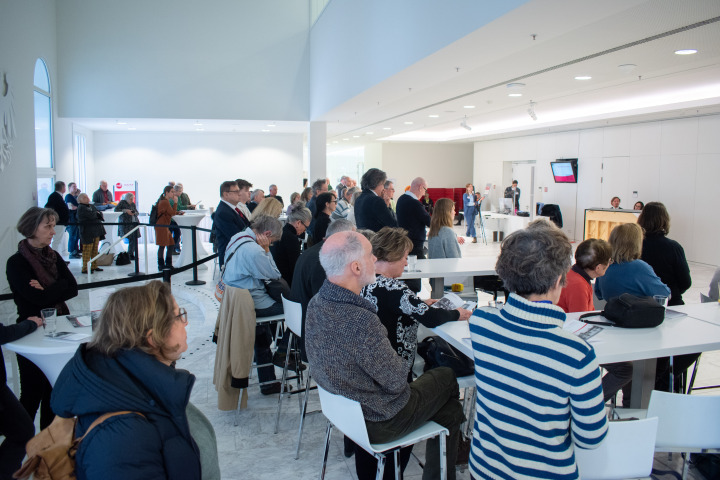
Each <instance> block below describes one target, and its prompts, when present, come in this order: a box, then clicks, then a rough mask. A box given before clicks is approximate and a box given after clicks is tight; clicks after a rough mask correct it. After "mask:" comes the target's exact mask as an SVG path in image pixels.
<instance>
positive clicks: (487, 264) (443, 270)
mask: <svg viewBox="0 0 720 480" xmlns="http://www.w3.org/2000/svg"><path fill="white" fill-rule="evenodd" d="M495 262H497V258H496V257H469V258H429V259H423V260H418V261H417V264H416V266H415V271H413V272H403V274H402V275H401V276H400V279H401V280H406V279H414V278H429V279H430V286H431V287H432V298H442V296H443V286H444V280H445V277H460V276H466V277H467V276H476V275H495Z"/></svg>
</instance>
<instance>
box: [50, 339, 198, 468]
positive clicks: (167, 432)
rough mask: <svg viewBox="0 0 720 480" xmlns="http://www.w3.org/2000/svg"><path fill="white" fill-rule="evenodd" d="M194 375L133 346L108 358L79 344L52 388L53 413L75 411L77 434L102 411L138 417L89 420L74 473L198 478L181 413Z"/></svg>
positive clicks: (195, 452)
mask: <svg viewBox="0 0 720 480" xmlns="http://www.w3.org/2000/svg"><path fill="white" fill-rule="evenodd" d="M194 383H195V377H194V376H193V375H191V374H190V373H189V372H187V371H185V370H176V369H175V368H172V367H169V366H167V365H165V364H164V363H161V362H159V361H158V360H157V359H155V358H154V357H153V356H151V355H148V354H146V353H143V352H141V351H139V350H122V351H120V353H118V355H117V356H115V357H114V358H110V357H107V356H105V355H103V354H101V353H99V352H97V351H94V350H92V349H87V345H86V344H83V345H81V346H80V347H79V348H78V350H77V352H76V353H75V356H74V357H73V358H72V360H70V362H69V363H68V364H67V365H66V366H65V368H64V369H63V371H62V372H61V373H60V376H59V377H58V380H57V382H56V384H55V388H53V392H52V399H51V406H52V409H53V411H54V412H55V414H57V415H59V416H61V417H66V418H69V417H72V416H77V417H78V426H77V428H76V431H75V435H76V436H78V437H79V436H81V435H83V434H84V433H85V430H87V428H88V427H89V426H90V424H91V423H92V422H93V421H94V420H95V419H96V418H97V417H99V416H100V415H102V414H104V413H108V412H116V411H122V410H130V411H134V412H140V413H142V414H143V415H144V416H145V418H143V417H141V416H139V415H135V414H128V415H120V416H116V417H111V418H109V419H107V420H105V421H104V422H102V423H101V424H100V425H98V426H97V427H95V428H94V429H93V430H92V431H91V432H90V433H89V434H88V436H87V437H85V439H84V440H83V441H82V443H81V444H80V448H79V449H78V452H77V457H76V471H77V478H78V480H84V479H96V478H97V479H103V480H114V479H118V480H121V479H128V478H134V479H140V478H147V479H151V478H152V479H164V478H167V479H183V480H184V479H200V478H201V467H200V457H199V452H198V448H197V445H196V444H195V442H194V441H193V439H192V436H191V435H190V429H189V426H188V420H187V416H186V414H185V408H186V407H187V404H188V401H189V399H190V391H191V390H192V386H193V384H194Z"/></svg>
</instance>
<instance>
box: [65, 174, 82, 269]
mask: <svg viewBox="0 0 720 480" xmlns="http://www.w3.org/2000/svg"><path fill="white" fill-rule="evenodd" d="M68 190H69V191H68V193H67V195H65V204H66V205H67V207H68V214H69V215H68V225H67V228H66V230H67V232H68V236H69V238H68V252H70V258H82V254H81V253H80V229H79V228H78V226H77V209H78V201H77V197H78V195H80V189H79V188H77V184H76V183H75V182H70V183H68Z"/></svg>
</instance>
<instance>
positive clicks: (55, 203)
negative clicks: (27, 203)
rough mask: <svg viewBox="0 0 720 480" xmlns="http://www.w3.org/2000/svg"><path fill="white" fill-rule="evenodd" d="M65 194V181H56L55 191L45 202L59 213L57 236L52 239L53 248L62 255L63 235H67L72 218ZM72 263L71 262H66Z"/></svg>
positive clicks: (56, 227) (46, 205) (46, 206)
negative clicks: (66, 229) (66, 228)
mask: <svg viewBox="0 0 720 480" xmlns="http://www.w3.org/2000/svg"><path fill="white" fill-rule="evenodd" d="M64 194H65V182H61V181H57V182H55V191H54V192H53V193H51V194H50V196H49V197H48V199H47V203H46V204H45V208H52V209H53V210H55V212H57V214H58V222H57V224H56V225H55V236H54V237H53V241H52V249H53V250H55V251H56V252H58V253H59V254H61V255H62V253H63V250H64V249H63V248H62V247H63V245H62V241H63V236H64V235H65V227H66V226H67V224H68V221H69V220H70V209H68V206H67V204H66V203H65V199H64V198H63V195H64ZM66 263H70V262H66Z"/></svg>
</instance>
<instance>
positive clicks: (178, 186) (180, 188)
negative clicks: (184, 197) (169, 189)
mask: <svg viewBox="0 0 720 480" xmlns="http://www.w3.org/2000/svg"><path fill="white" fill-rule="evenodd" d="M182 188H183V186H182V183H176V184H175V185H173V190H175V191H176V192H179V191H180V190H182Z"/></svg>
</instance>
